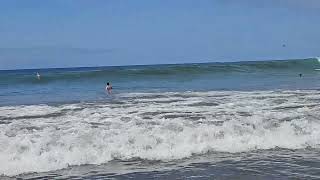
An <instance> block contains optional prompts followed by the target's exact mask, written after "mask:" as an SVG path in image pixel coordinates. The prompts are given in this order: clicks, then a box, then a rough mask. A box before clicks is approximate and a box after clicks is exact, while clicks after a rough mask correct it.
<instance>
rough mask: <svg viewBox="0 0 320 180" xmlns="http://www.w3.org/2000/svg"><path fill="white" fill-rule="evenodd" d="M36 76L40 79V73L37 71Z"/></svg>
mask: <svg viewBox="0 0 320 180" xmlns="http://www.w3.org/2000/svg"><path fill="white" fill-rule="evenodd" d="M37 78H38V79H39V80H40V74H39V73H38V72H37Z"/></svg>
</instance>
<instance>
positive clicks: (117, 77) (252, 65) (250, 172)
mask: <svg viewBox="0 0 320 180" xmlns="http://www.w3.org/2000/svg"><path fill="white" fill-rule="evenodd" d="M318 69H320V63H319V60H318V59H316V58H311V59H300V60H284V61H259V62H234V63H205V64H176V65H148V66H122V67H90V68H66V69H34V70H10V71H0V162H1V163H0V179H11V178H12V179H15V178H23V179H128V178H133V179H155V178H157V179H214V178H215V179H292V178H293V179H319V178H320V163H319V157H320V156H319V155H320V119H319V117H320V91H319V88H320V71H319V70H318ZM37 72H38V73H40V74H41V79H40V80H39V79H37V76H36V73H37ZM300 74H301V76H300ZM107 82H110V83H111V84H112V85H113V92H112V94H111V95H108V94H107V93H106V92H105V85H106V83H107Z"/></svg>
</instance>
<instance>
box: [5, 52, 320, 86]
mask: <svg viewBox="0 0 320 180" xmlns="http://www.w3.org/2000/svg"><path fill="white" fill-rule="evenodd" d="M319 60H320V59H319V58H309V59H299V60H281V61H252V62H250V61H247V62H231V63H201V64H173V65H145V66H122V67H92V68H66V69H46V70H45V71H46V72H45V73H44V74H41V75H42V80H41V83H50V82H54V81H81V80H102V79H103V80H105V79H110V78H120V79H121V78H126V77H130V78H136V79H141V78H146V77H160V78H161V77H169V76H184V75H202V74H222V73H223V74H228V73H254V72H277V71H289V72H290V71H292V72H301V71H303V72H308V71H310V72H311V71H314V69H316V68H320V64H319ZM37 71H40V72H41V70H24V71H23V72H21V70H20V71H19V72H18V71H14V70H12V71H5V72H6V74H5V73H1V71H0V85H1V84H6V85H8V84H15V83H18V84H21V83H23V84H25V83H27V84H29V83H39V81H38V80H37V79H36V78H35V73H36V72H37ZM8 72H9V73H8ZM8 74H9V75H8Z"/></svg>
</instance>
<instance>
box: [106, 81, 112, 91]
mask: <svg viewBox="0 0 320 180" xmlns="http://www.w3.org/2000/svg"><path fill="white" fill-rule="evenodd" d="M106 90H107V91H108V94H111V91H112V86H111V84H110V83H107V86H106Z"/></svg>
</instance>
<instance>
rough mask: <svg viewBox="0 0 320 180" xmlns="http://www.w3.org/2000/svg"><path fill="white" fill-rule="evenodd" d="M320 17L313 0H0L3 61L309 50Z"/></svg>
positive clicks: (155, 59) (50, 62)
mask: <svg viewBox="0 0 320 180" xmlns="http://www.w3.org/2000/svg"><path fill="white" fill-rule="evenodd" d="M319 17H320V1H318V0H259V1H258V0H251V1H250V0H193V1H191V0H175V1H174V0H139V1H130V0H127V1H124V0H86V1H84V0H54V1H43V0H28V1H21V0H0V69H21V68H45V67H74V66H112V65H130V64H161V63H189V62H216V61H219V62H220V61H223V62H224V61H241V60H264V59H286V58H301V57H313V56H319V54H320V46H319V42H320V33H319V32H320V23H319ZM283 44H285V45H286V46H285V47H283V46H282V45H283Z"/></svg>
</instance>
